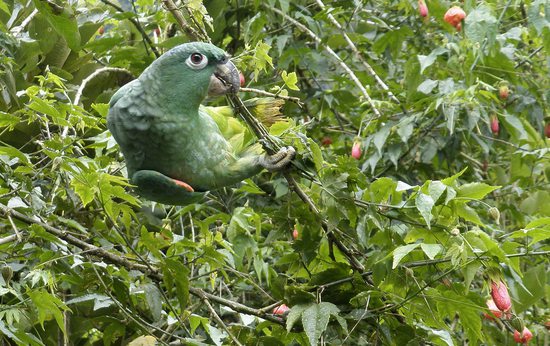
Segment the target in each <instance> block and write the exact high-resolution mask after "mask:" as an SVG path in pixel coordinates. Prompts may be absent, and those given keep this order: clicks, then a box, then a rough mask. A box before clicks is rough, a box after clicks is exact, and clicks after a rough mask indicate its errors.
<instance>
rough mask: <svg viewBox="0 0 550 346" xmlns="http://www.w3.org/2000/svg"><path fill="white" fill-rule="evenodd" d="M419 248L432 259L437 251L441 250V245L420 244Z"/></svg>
mask: <svg viewBox="0 0 550 346" xmlns="http://www.w3.org/2000/svg"><path fill="white" fill-rule="evenodd" d="M420 248H421V249H422V251H424V253H425V254H426V256H428V258H429V259H431V260H433V259H434V258H435V256H437V254H438V253H440V252H441V251H442V250H443V247H442V246H441V245H439V244H424V243H422V244H420Z"/></svg>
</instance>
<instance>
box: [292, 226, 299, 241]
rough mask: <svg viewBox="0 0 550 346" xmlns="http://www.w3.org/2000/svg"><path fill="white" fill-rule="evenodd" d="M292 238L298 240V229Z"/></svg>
mask: <svg viewBox="0 0 550 346" xmlns="http://www.w3.org/2000/svg"><path fill="white" fill-rule="evenodd" d="M292 238H294V239H298V230H297V229H296V228H295V229H294V231H292Z"/></svg>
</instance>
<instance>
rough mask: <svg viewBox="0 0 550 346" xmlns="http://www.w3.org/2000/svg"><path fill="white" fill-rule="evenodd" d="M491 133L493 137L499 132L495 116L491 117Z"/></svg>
mask: <svg viewBox="0 0 550 346" xmlns="http://www.w3.org/2000/svg"><path fill="white" fill-rule="evenodd" d="M491 132H493V134H494V135H495V136H498V133H499V132H500V124H499V122H498V118H497V116H496V115H492V116H491Z"/></svg>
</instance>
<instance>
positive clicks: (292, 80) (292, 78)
mask: <svg viewBox="0 0 550 346" xmlns="http://www.w3.org/2000/svg"><path fill="white" fill-rule="evenodd" d="M281 77H282V78H283V80H284V81H285V85H286V87H287V88H289V89H290V90H300V88H298V86H297V85H296V83H297V82H298V77H297V76H296V72H290V73H289V74H287V72H286V71H283V72H282V73H281Z"/></svg>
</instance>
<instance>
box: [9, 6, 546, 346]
mask: <svg viewBox="0 0 550 346" xmlns="http://www.w3.org/2000/svg"><path fill="white" fill-rule="evenodd" d="M453 5H458V6H459V7H460V8H462V9H463V10H464V12H465V14H466V18H465V19H464V21H460V19H461V18H460V12H457V11H456V10H454V11H455V12H453V13H450V14H447V15H445V13H446V11H447V10H448V9H449V8H451V7H452V6H453ZM457 13H458V15H459V17H458V19H457V17H456V16H457ZM444 17H445V20H444ZM446 21H447V22H446ZM449 23H450V24H449ZM458 29H460V30H458ZM192 40H211V41H212V42H213V43H214V44H216V45H218V46H220V47H222V48H224V49H225V50H227V51H228V52H229V53H231V54H232V56H233V60H234V62H235V63H236V64H237V66H239V68H240V70H241V71H242V72H243V74H244V76H245V78H246V87H247V88H248V91H246V92H241V93H240V97H242V98H243V99H247V98H251V97H257V96H262V95H260V94H258V92H257V91H254V90H253V89H260V90H263V91H266V92H269V93H271V94H276V95H278V96H283V97H285V96H287V95H288V96H291V97H293V98H296V99H287V100H286V105H285V106H284V108H283V113H284V115H285V116H286V118H287V119H286V121H284V122H278V123H276V124H275V125H273V126H272V127H271V128H270V132H271V134H272V135H274V136H277V137H279V138H280V139H281V143H283V142H284V143H285V144H286V145H293V146H294V147H296V148H297V150H298V153H299V155H298V158H297V159H296V162H295V165H294V166H293V167H292V168H291V169H289V171H287V172H284V174H281V173H277V174H271V173H267V172H264V173H262V174H260V175H259V176H257V177H254V178H253V179H248V180H246V181H244V182H243V183H242V184H240V185H239V186H235V187H234V188H229V189H224V190H223V191H215V192H212V193H211V194H210V195H209V196H208V198H207V199H206V200H205V201H204V202H203V203H198V204H193V205H189V206H185V207H171V206H163V205H159V204H154V203H151V202H149V201H146V200H143V199H140V198H139V196H137V195H135V194H134V193H133V192H132V189H131V186H130V185H129V184H128V181H127V179H126V176H125V169H124V161H123V159H122V157H121V155H120V153H119V151H118V149H117V145H116V143H115V142H114V140H113V139H112V137H111V135H110V133H109V132H108V131H107V129H106V123H105V119H106V114H107V111H108V104H107V103H108V100H109V98H110V96H111V95H112V94H113V93H114V91H116V90H117V89H118V88H119V87H120V86H122V85H124V84H125V83H127V82H128V81H130V80H131V79H133V78H135V76H137V75H139V74H140V72H141V71H142V70H143V69H144V68H145V67H146V66H148V64H150V63H151V62H152V61H153V60H154V59H155V57H156V56H158V55H159V54H162V52H165V51H166V50H168V49H169V48H171V47H173V46H175V45H177V44H180V43H184V42H188V41H192ZM0 51H1V54H0V66H1V69H0V92H1V97H0V160H1V165H0V208H1V215H0V230H1V237H0V250H1V252H0V261H1V262H0V266H1V270H2V278H0V335H1V336H0V338H1V340H2V344H19V345H61V344H66V345H91V344H103V345H115V344H127V343H129V342H130V343H131V344H133V345H151V344H154V343H155V342H157V343H159V344H197V345H200V344H215V345H221V344H243V345H309V344H330V345H339V344H348V345H366V344H373V345H405V344H407V345H421V344H432V345H457V344H468V345H477V344H486V345H513V344H514V343H515V341H514V336H513V334H514V330H520V331H522V330H523V326H525V327H527V328H528V330H529V331H530V332H531V333H532V335H533V336H532V339H531V340H530V343H531V344H540V345H543V344H544V345H547V344H548V342H549V334H548V331H547V328H548V323H549V321H550V308H549V307H548V302H549V301H550V288H549V287H550V285H548V284H549V283H550V272H549V268H550V266H549V262H550V261H549V256H548V255H549V254H550V243H549V240H548V239H549V238H550V189H549V187H550V160H549V158H550V152H549V150H550V147H549V144H550V140H549V139H548V138H549V137H550V125H549V124H550V113H549V110H550V105H549V103H548V102H549V100H550V78H549V75H550V71H549V67H550V58H549V55H548V53H549V52H550V2H548V1H547V0H515V1H512V0H489V1H481V2H476V1H471V0H466V1H465V2H464V3H451V2H450V1H445V0H428V1H425V2H424V1H423V0H420V1H419V2H418V3H416V2H414V1H411V0H384V1H378V2H366V1H358V0H354V1H351V0H349V1H346V0H342V1H331V2H328V1H327V2H323V0H315V1H314V0H310V1H301V0H300V1H288V0H278V1H277V0H269V1H253V0H231V1H225V0H205V1H198V0H188V1H172V0H162V1H160V0H158V1H154V0H132V1H131V0H118V1H116V0H68V1H67V0H65V1H62V0H0ZM251 89H252V90H251ZM245 90H247V89H245ZM226 102H227V101H226V100H225V99H216V100H209V103H210V104H225V103H226ZM352 146H353V147H354V149H353V153H352ZM501 281H502V282H501ZM501 284H502V285H504V286H499V285H501ZM493 286H495V287H497V286H498V290H497V289H496V288H495V289H493V288H492V287H493ZM491 293H492V295H491ZM507 293H509V296H510V298H508V296H507ZM491 297H492V298H491ZM488 299H493V300H494V303H497V307H498V308H494V305H493V309H491V310H493V315H490V313H489V309H488V308H487V305H486V300H488ZM510 299H511V309H510V310H507V309H506V308H502V310H505V311H501V309H500V307H501V306H508V305H507V304H508V303H509V301H510ZM282 304H284V306H283V307H280V305H282ZM276 307H278V308H277V309H276V310H274V308H276ZM285 307H288V308H290V310H289V311H286V310H287V309H286V308H285ZM484 313H486V314H487V315H486V317H484ZM517 334H518V336H517V338H519V339H517V340H520V341H521V337H525V336H521V335H519V332H518V333H517ZM523 340H525V339H523Z"/></svg>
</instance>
